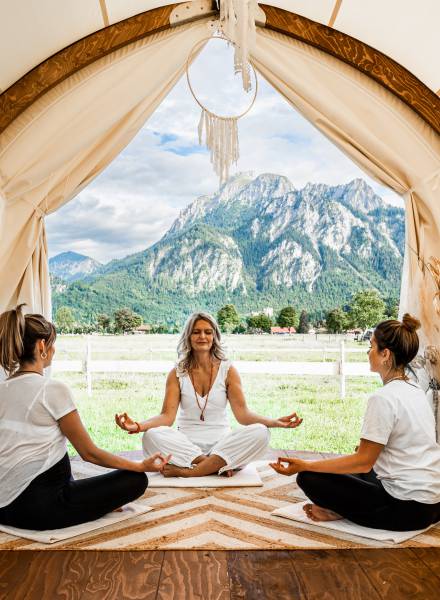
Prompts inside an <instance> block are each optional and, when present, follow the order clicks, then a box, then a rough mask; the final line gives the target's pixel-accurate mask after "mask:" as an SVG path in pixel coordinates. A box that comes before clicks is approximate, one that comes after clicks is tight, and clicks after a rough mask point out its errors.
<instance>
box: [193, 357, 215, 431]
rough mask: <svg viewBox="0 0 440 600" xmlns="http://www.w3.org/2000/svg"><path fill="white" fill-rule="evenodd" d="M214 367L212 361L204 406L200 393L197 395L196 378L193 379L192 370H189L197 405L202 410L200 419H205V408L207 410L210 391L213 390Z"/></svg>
mask: <svg viewBox="0 0 440 600" xmlns="http://www.w3.org/2000/svg"><path fill="white" fill-rule="evenodd" d="M212 367H213V364H212V362H211V371H210V373H209V389H208V393H207V394H206V400H205V404H204V406H203V408H202V407H201V406H200V402H199V398H198V395H197V392H196V386H195V385H194V379H193V377H192V375H191V371H188V375H189V378H190V380H191V383H192V386H193V390H194V395H195V397H196V402H197V406H198V407H199V410H200V420H201V421H204V420H205V410H206V406H207V404H208V399H209V392H210V391H211V382H212ZM200 397H201V398H202V396H200Z"/></svg>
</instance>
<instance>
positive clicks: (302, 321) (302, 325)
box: [298, 310, 309, 333]
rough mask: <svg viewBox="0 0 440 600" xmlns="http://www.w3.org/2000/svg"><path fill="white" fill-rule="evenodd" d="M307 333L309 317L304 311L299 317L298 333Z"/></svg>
mask: <svg viewBox="0 0 440 600" xmlns="http://www.w3.org/2000/svg"><path fill="white" fill-rule="evenodd" d="M308 331H309V315H308V314H307V312H306V311H305V310H302V311H301V314H300V315H299V325H298V333H307V332H308Z"/></svg>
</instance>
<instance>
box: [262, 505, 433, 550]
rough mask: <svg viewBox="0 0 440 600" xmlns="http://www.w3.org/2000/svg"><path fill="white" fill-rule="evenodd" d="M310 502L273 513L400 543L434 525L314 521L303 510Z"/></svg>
mask: <svg viewBox="0 0 440 600" xmlns="http://www.w3.org/2000/svg"><path fill="white" fill-rule="evenodd" d="M305 504H308V502H297V503H295V504H289V505H288V506H283V507H281V508H277V509H276V510H274V511H273V513H272V514H273V515H275V516H277V517H285V518H286V519H291V520H292V521H300V522H301V523H307V525H314V526H315V527H322V528H323V529H331V530H332V531H336V532H340V533H349V534H350V535H358V536H360V537H364V538H369V539H371V540H377V541H379V542H388V543H392V544H400V543H401V542H406V540H409V539H411V538H413V537H415V536H416V535H419V534H420V533H423V532H424V531H427V530H428V529H430V528H431V527H434V525H435V524H434V525H431V526H430V527H426V528H425V529H417V530H415V531H387V530H386V529H370V528H369V527H362V525H356V524H355V523H352V522H351V521H348V520H347V519H340V520H339V521H321V522H317V521H312V519H309V518H308V516H307V515H306V513H305V512H304V511H303V506H304V505H305Z"/></svg>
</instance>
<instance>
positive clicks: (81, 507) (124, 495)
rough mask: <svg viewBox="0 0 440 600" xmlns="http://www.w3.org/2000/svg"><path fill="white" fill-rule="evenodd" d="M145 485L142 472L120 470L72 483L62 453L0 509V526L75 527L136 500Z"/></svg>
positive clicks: (145, 478)
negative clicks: (9, 502)
mask: <svg viewBox="0 0 440 600" xmlns="http://www.w3.org/2000/svg"><path fill="white" fill-rule="evenodd" d="M147 485H148V479H147V476H146V475H145V473H136V472H134V471H120V470H118V471H112V472H111V473H107V474H105V475H98V476H96V477H89V478H87V479H79V480H78V481H74V480H73V478H72V471H71V468H70V461H69V457H68V455H67V454H65V456H64V457H63V458H62V459H61V460H60V461H59V462H57V463H56V464H55V465H54V466H53V467H51V468H50V469H49V470H48V471H45V472H44V473H41V475H38V477H36V478H35V479H34V480H33V481H32V482H31V483H30V484H29V485H28V487H27V488H26V489H25V490H24V491H23V492H22V493H21V494H20V495H19V496H18V497H17V498H16V499H15V500H14V501H13V502H11V504H8V506H4V507H3V508H0V523H2V524H3V525H10V526H12V527H21V528H22V529H38V530H44V529H59V528H60V527H69V526H70V525H78V524H79V523H85V522H86V521H93V520H95V519H98V518H99V517H102V516H103V515H105V514H106V513H108V512H111V511H112V510H114V509H115V508H119V507H120V506H122V505H124V504H127V502H132V501H133V500H135V499H136V498H139V496H142V494H143V493H144V492H145V490H146V488H147Z"/></svg>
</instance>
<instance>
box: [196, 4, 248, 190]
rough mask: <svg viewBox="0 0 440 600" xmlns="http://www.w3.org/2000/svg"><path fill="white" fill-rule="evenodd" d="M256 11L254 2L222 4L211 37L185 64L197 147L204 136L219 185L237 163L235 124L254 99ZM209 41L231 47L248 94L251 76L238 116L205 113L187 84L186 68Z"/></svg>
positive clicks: (206, 109)
mask: <svg viewBox="0 0 440 600" xmlns="http://www.w3.org/2000/svg"><path fill="white" fill-rule="evenodd" d="M257 7H258V3H257V1H256V0H223V1H222V2H221V6H220V20H219V21H218V23H216V29H215V32H214V35H213V36H211V37H209V38H205V39H202V40H200V41H199V42H197V43H196V44H195V45H194V46H193V48H192V49H191V51H190V53H189V55H188V59H187V63H186V77H187V81H188V86H189V89H190V91H191V94H192V95H193V97H194V100H195V101H196V102H197V104H198V105H199V106H200V108H201V110H202V112H201V115H200V121H199V126H198V134H199V143H200V144H202V143H203V134H205V136H204V137H205V144H206V146H207V148H208V149H209V151H210V155H211V163H212V165H213V168H214V171H215V172H216V174H217V175H218V176H219V178H220V183H222V182H224V181H226V180H227V179H228V177H229V170H230V167H231V165H232V164H233V163H237V161H238V158H239V156H240V151H239V142H238V120H239V119H241V117H244V115H246V114H247V113H248V112H249V111H250V110H251V108H252V107H253V105H254V104H255V99H256V97H257V92H258V80H257V74H256V71H255V68H254V66H253V65H252V63H251V62H250V60H249V52H250V51H251V50H252V49H253V48H254V47H255V42H256V29H255V17H256V12H257ZM211 39H220V40H224V41H225V43H227V44H230V45H232V46H233V47H234V70H235V73H236V74H239V73H240V74H241V77H242V82H243V89H244V90H245V91H246V92H250V91H251V90H252V74H253V76H254V81H255V88H254V93H253V96H252V100H251V102H250V103H249V105H248V107H247V108H246V109H245V110H244V111H242V112H241V113H240V114H237V115H231V116H221V115H218V114H216V113H215V112H213V111H211V110H209V109H208V108H207V107H206V106H205V105H204V104H203V103H202V102H201V101H200V99H199V98H198V97H197V94H196V92H195V90H194V87H193V85H192V83H191V78H190V73H189V66H190V64H191V62H192V59H193V57H194V56H195V54H196V53H197V52H198V51H199V50H200V48H201V46H202V45H204V44H205V43H206V41H208V40H211Z"/></svg>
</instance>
